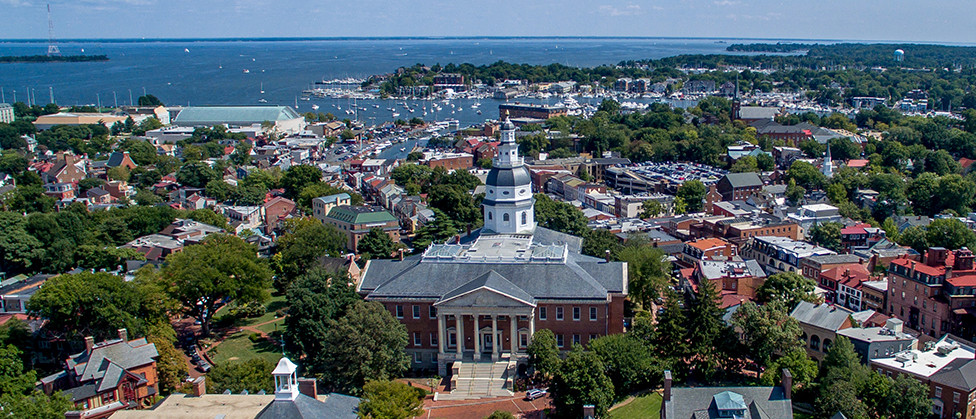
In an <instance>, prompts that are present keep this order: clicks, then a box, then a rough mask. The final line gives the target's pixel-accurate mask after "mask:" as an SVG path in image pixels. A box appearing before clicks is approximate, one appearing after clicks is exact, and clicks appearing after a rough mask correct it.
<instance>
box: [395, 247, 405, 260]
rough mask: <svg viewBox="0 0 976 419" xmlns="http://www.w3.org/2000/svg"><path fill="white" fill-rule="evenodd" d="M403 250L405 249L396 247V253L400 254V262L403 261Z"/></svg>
mask: <svg viewBox="0 0 976 419" xmlns="http://www.w3.org/2000/svg"><path fill="white" fill-rule="evenodd" d="M404 250H405V249H397V253H399V254H400V262H403V251H404Z"/></svg>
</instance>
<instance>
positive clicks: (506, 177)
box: [485, 166, 532, 187]
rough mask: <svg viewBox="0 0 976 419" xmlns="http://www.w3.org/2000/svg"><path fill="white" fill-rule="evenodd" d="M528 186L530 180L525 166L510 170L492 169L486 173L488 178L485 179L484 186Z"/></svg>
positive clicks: (530, 182)
mask: <svg viewBox="0 0 976 419" xmlns="http://www.w3.org/2000/svg"><path fill="white" fill-rule="evenodd" d="M530 184H532V178H531V177H530V176H529V169H528V168H527V167H525V166H519V167H514V168H511V169H508V168H505V169H500V168H497V167H493V168H492V169H491V171H490V172H488V178H487V179H485V185H491V186H503V187H505V186H519V185H526V186H528V185H530Z"/></svg>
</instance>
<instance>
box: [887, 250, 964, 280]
mask: <svg viewBox="0 0 976 419" xmlns="http://www.w3.org/2000/svg"><path fill="white" fill-rule="evenodd" d="M891 263H894V264H895V265H898V266H904V267H906V268H908V269H912V263H914V264H915V270H916V271H918V272H921V273H923V274H926V275H931V276H942V275H944V274H945V271H946V267H945V266H929V265H926V264H924V263H922V262H917V261H914V260H911V259H895V260H893V261H891ZM946 263H952V253H949V258H948V259H946Z"/></svg>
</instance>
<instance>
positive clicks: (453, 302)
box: [434, 287, 535, 308]
mask: <svg viewBox="0 0 976 419" xmlns="http://www.w3.org/2000/svg"><path fill="white" fill-rule="evenodd" d="M434 305H435V306H437V307H487V308H491V307H499V308H523V307H535V304H534V302H528V301H523V300H520V299H517V298H514V297H512V296H509V295H505V294H503V293H501V292H498V291H496V290H493V289H490V288H487V287H482V288H478V289H476V290H473V291H471V292H469V293H466V294H462V295H459V296H456V297H453V298H448V299H445V300H441V301H438V302H437V303H435V304H434Z"/></svg>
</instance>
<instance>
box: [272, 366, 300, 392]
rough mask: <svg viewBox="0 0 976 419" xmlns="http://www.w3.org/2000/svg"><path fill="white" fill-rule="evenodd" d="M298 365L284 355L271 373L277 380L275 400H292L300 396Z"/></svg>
mask: <svg viewBox="0 0 976 419" xmlns="http://www.w3.org/2000/svg"><path fill="white" fill-rule="evenodd" d="M297 371H298V366H297V365H295V363H293V362H291V360H289V359H288V358H285V357H282V358H281V360H280V361H278V366H276V367H275V369H274V371H271V375H273V376H274V380H275V400H292V401H294V400H295V399H296V398H297V397H298V394H299V392H298V374H297Z"/></svg>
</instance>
